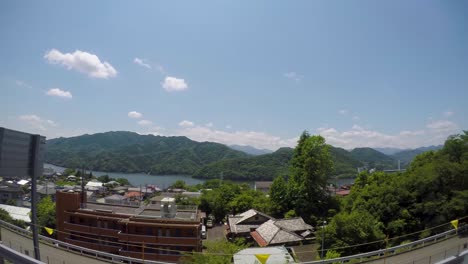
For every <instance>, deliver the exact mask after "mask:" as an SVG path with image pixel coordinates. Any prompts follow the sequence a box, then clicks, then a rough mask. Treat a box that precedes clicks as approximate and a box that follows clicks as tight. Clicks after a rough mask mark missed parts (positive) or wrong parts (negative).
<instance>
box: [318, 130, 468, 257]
mask: <svg viewBox="0 0 468 264" xmlns="http://www.w3.org/2000/svg"><path fill="white" fill-rule="evenodd" d="M467 201H468V132H464V134H462V135H457V136H452V137H449V138H448V139H447V141H446V142H445V145H444V147H443V148H442V149H441V150H440V151H437V152H434V151H429V152H426V153H423V154H421V155H419V156H417V157H416V159H415V160H414V161H413V162H412V163H411V165H410V167H409V168H408V170H407V171H406V172H404V173H398V174H384V173H381V172H377V173H373V174H370V175H369V174H368V173H362V174H360V175H359V177H358V179H357V180H356V182H355V185H354V187H353V188H352V191H351V194H350V195H349V196H348V197H346V198H345V199H344V201H343V208H342V212H341V213H339V214H338V215H336V216H335V217H333V219H332V220H331V223H330V224H329V225H328V226H327V228H326V229H325V232H326V233H325V248H339V249H336V251H338V252H339V253H341V254H342V255H347V254H353V253H358V252H364V251H368V250H371V249H378V248H381V247H382V242H380V243H374V244H371V245H366V246H363V247H349V248H343V247H346V246H351V245H356V244H360V243H365V242H371V241H376V240H381V239H383V237H385V236H388V237H389V238H390V241H389V243H390V245H397V244H399V243H402V242H403V241H404V240H408V239H409V240H413V239H417V238H421V237H426V236H429V235H431V233H434V232H440V231H442V230H444V229H447V228H450V225H448V224H447V225H444V226H442V227H440V228H434V229H433V227H436V226H438V225H441V224H446V223H448V222H449V221H451V220H454V219H457V218H459V217H464V216H466V215H468V203H467ZM353 223H355V224H353ZM348 228H353V229H354V230H347V229H348ZM421 230H425V231H424V232H419V231H421ZM412 233H416V235H413V236H404V235H405V234H412ZM384 234H385V235H384ZM398 236H400V238H399V239H392V238H394V237H398ZM318 238H319V240H321V236H319V237H318Z"/></svg>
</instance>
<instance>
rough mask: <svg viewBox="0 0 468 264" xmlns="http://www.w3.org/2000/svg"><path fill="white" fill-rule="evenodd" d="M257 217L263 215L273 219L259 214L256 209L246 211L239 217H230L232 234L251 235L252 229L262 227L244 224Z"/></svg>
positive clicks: (229, 222)
mask: <svg viewBox="0 0 468 264" xmlns="http://www.w3.org/2000/svg"><path fill="white" fill-rule="evenodd" d="M255 215H261V216H264V217H266V218H268V219H272V218H273V217H271V216H269V215H267V214H264V213H262V212H259V211H257V210H254V209H250V210H248V211H245V212H243V213H241V214H239V215H235V216H229V217H228V225H229V229H230V230H231V233H235V234H239V233H249V232H250V231H251V230H252V229H255V228H257V227H259V226H260V224H259V223H258V224H244V222H245V221H246V220H248V219H250V218H252V217H254V216H255Z"/></svg>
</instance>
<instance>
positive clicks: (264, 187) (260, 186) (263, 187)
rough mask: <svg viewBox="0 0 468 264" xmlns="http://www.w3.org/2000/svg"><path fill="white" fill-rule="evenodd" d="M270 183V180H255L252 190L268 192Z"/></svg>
mask: <svg viewBox="0 0 468 264" xmlns="http://www.w3.org/2000/svg"><path fill="white" fill-rule="evenodd" d="M272 184H273V182H272V181H256V182H255V184H254V190H256V191H262V192H264V193H268V192H270V187H271V185H272Z"/></svg>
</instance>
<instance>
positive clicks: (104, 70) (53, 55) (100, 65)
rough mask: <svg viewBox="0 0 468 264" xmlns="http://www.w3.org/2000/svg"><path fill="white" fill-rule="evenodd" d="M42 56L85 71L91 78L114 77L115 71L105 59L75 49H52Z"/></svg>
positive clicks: (51, 61)
mask: <svg viewBox="0 0 468 264" xmlns="http://www.w3.org/2000/svg"><path fill="white" fill-rule="evenodd" d="M44 58H45V59H46V60H47V61H48V62H49V63H52V64H61V65H63V66H65V67H67V68H68V69H69V70H71V69H73V70H76V71H78V72H81V73H85V74H87V75H88V76H90V77H93V78H104V79H107V78H109V77H115V76H116V75H117V71H116V70H115V69H114V67H112V65H111V64H110V63H108V62H107V61H104V62H101V60H100V59H99V57H98V56H96V55H94V54H91V53H88V52H85V51H81V50H75V52H73V53H62V52H60V51H59V50H57V49H52V50H50V51H48V52H46V54H45V55H44Z"/></svg>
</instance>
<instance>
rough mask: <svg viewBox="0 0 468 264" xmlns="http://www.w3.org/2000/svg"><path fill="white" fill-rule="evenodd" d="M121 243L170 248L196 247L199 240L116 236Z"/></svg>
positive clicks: (130, 235) (129, 235) (131, 235)
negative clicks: (166, 246)
mask: <svg viewBox="0 0 468 264" xmlns="http://www.w3.org/2000/svg"><path fill="white" fill-rule="evenodd" d="M118 237H119V241H121V242H135V243H148V244H158V245H170V246H198V244H199V242H200V239H199V238H197V237H167V236H154V235H151V236H148V235H135V234H127V233H119V234H118Z"/></svg>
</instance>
